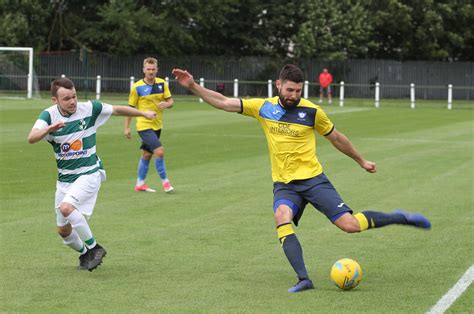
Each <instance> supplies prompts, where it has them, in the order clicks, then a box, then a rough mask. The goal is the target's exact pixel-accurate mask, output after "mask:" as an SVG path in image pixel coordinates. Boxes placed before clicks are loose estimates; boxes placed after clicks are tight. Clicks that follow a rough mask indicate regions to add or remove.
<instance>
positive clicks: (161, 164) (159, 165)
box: [155, 158, 166, 180]
mask: <svg viewBox="0 0 474 314" xmlns="http://www.w3.org/2000/svg"><path fill="white" fill-rule="evenodd" d="M155 167H156V171H158V174H159V175H160V178H161V180H166V168H165V161H164V159H163V158H156V159H155Z"/></svg>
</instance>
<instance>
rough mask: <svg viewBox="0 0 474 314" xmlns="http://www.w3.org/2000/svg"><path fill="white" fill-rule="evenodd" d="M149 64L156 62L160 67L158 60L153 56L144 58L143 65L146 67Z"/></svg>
mask: <svg viewBox="0 0 474 314" xmlns="http://www.w3.org/2000/svg"><path fill="white" fill-rule="evenodd" d="M147 64H154V65H156V66H157V67H158V60H156V59H155V58H151V57H148V58H145V60H143V67H145V66H146V65H147Z"/></svg>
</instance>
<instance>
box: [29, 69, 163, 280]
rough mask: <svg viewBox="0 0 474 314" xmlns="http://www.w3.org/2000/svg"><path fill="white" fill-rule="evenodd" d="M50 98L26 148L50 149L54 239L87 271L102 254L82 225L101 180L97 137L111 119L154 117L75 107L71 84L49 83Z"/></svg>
mask: <svg viewBox="0 0 474 314" xmlns="http://www.w3.org/2000/svg"><path fill="white" fill-rule="evenodd" d="M51 94H52V101H53V105H52V106H51V107H49V108H47V109H45V110H44V111H43V112H41V114H40V115H39V117H38V119H37V120H36V122H35V124H34V126H33V128H32V130H31V131H30V134H29V135H28V142H29V143H30V144H33V143H36V142H38V141H40V140H42V139H45V140H46V141H48V142H49V143H50V144H51V146H52V147H53V151H54V156H55V158H56V164H57V167H58V179H57V182H56V197H55V209H56V224H57V226H58V233H59V235H60V236H61V237H62V238H63V242H64V244H66V245H68V246H69V247H71V248H72V249H74V250H75V251H77V252H79V253H80V256H79V269H87V270H89V271H92V270H94V269H95V268H97V267H98V266H99V265H100V264H101V263H102V259H103V258H104V256H105V255H106V254H107V252H106V250H105V249H104V248H103V247H102V246H100V245H99V244H98V243H97V242H96V240H95V237H94V236H93V234H92V231H91V229H90V227H89V224H88V223H87V219H88V218H89V217H90V216H91V215H92V212H93V210H94V206H95V202H96V200H97V194H98V192H99V189H100V185H101V182H102V181H105V177H106V176H105V170H104V169H103V167H102V161H101V160H100V158H99V156H97V154H96V131H97V129H98V128H99V126H101V125H102V124H104V123H105V122H106V121H107V120H108V119H109V118H110V116H111V115H118V116H132V117H137V116H142V117H145V118H147V119H154V118H155V117H156V113H155V112H152V111H139V110H136V109H134V108H130V107H128V106H111V105H108V104H104V103H101V102H99V101H96V100H93V101H87V102H78V101H77V95H76V89H75V87H74V83H73V82H72V81H71V80H69V79H67V78H61V79H57V80H54V81H53V82H52V83H51ZM86 217H87V219H86Z"/></svg>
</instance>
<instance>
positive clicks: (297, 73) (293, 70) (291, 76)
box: [278, 64, 304, 83]
mask: <svg viewBox="0 0 474 314" xmlns="http://www.w3.org/2000/svg"><path fill="white" fill-rule="evenodd" d="M278 78H279V79H280V80H281V81H291V82H295V83H302V82H303V80H304V78H303V71H301V69H300V68H298V67H297V66H296V65H294V64H285V65H284V66H283V67H282V68H281V70H280V75H279V76H278Z"/></svg>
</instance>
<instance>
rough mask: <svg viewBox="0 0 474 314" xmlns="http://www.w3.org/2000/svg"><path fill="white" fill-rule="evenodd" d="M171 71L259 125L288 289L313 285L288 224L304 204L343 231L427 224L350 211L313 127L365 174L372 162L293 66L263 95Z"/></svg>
mask: <svg viewBox="0 0 474 314" xmlns="http://www.w3.org/2000/svg"><path fill="white" fill-rule="evenodd" d="M173 75H174V76H175V77H176V79H177V80H178V82H179V83H180V84H181V85H182V86H184V87H185V88H187V89H188V90H190V91H191V92H193V93H194V94H196V95H197V96H199V97H201V98H202V99H204V101H206V102H207V103H209V104H210V105H212V106H214V107H215V108H217V109H222V110H224V111H229V112H238V113H240V114H243V115H246V116H250V117H253V118H255V119H257V121H258V122H259V123H260V125H261V126H262V128H263V131H264V132H265V136H266V138H267V143H268V150H269V153H270V160H271V166H272V179H273V182H274V183H273V195H274V199H273V211H274V217H275V222H276V226H277V233H278V238H279V240H280V243H281V246H282V248H283V251H284V253H285V255H286V257H287V258H288V261H289V262H290V264H291V266H292V267H293V269H294V271H295V272H296V274H297V276H298V282H297V283H296V284H295V285H294V286H293V287H291V288H290V289H288V292H300V291H303V290H307V289H313V288H314V286H313V283H312V281H311V280H310V278H309V276H308V272H307V271H306V266H305V264H304V260H303V251H302V248H301V245H300V243H299V241H298V238H297V237H296V234H295V231H294V229H293V225H292V221H293V223H294V224H295V225H298V221H299V219H300V218H301V216H302V214H303V211H304V209H305V207H306V205H307V204H308V203H311V204H312V205H313V206H314V207H315V208H316V209H317V210H319V211H320V212H321V213H323V214H324V215H326V217H327V218H328V219H329V220H330V221H331V222H332V223H333V224H335V225H336V226H337V227H338V228H340V229H341V230H343V231H345V232H347V233H353V232H361V231H365V230H368V229H370V228H379V227H383V226H386V225H391V224H402V225H412V226H415V227H419V228H423V229H430V228H431V223H430V222H429V220H428V219H426V218H425V217H424V216H423V215H421V214H418V213H409V212H406V211H402V210H399V209H398V210H395V211H393V212H392V213H382V212H376V211H363V212H360V213H357V214H355V215H353V212H352V209H351V208H350V207H349V206H348V205H347V204H346V203H345V202H344V201H343V200H342V198H341V196H339V194H338V193H337V191H336V189H335V188H334V186H333V185H332V184H331V182H330V181H329V179H328V178H327V177H326V176H325V175H324V173H323V170H322V167H321V164H320V163H319V161H318V158H317V156H316V137H315V132H314V131H316V132H318V133H319V134H320V135H321V136H323V137H325V138H326V139H327V140H329V141H330V142H331V144H332V145H334V147H336V148H337V149H338V150H339V151H341V152H342V153H344V154H346V155H347V156H349V157H351V158H352V159H353V160H354V161H356V162H357V163H358V164H359V165H360V167H362V168H363V169H364V170H366V171H368V172H369V173H375V172H376V170H377V168H376V164H375V163H374V162H372V161H368V160H366V159H365V158H364V157H363V156H362V155H361V154H360V153H359V152H358V151H357V150H356V148H355V147H354V146H353V145H352V143H351V142H350V141H349V139H348V138H347V137H346V136H345V135H344V134H342V133H341V132H340V131H338V130H336V128H335V127H334V125H333V123H332V122H331V120H330V119H329V118H328V116H327V115H326V113H325V112H324V111H323V110H322V108H321V107H320V106H318V105H315V104H313V103H312V102H310V101H308V100H306V99H303V98H301V92H302V88H303V72H302V71H301V70H300V69H299V68H298V67H297V66H295V65H291V64H287V65H285V66H283V68H282V69H281V71H280V74H279V79H278V80H277V81H276V87H277V89H278V96H275V97H273V98H267V99H261V98H257V99H238V98H228V97H225V96H224V95H222V94H219V93H217V92H214V91H212V90H209V89H206V88H204V87H202V86H200V85H199V84H196V83H195V82H194V79H193V76H192V75H191V74H190V73H188V72H187V71H184V70H182V69H174V70H173Z"/></svg>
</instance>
